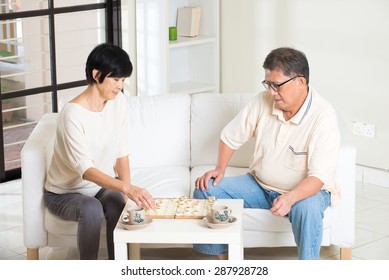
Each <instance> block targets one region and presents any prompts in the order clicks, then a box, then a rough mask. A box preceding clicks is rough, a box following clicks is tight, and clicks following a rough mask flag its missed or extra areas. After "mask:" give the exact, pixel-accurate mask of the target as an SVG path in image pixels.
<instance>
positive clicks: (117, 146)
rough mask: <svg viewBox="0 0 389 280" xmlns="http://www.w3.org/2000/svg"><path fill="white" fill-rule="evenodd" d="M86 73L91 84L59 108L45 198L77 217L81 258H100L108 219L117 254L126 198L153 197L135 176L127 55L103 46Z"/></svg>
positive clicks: (64, 214)
mask: <svg viewBox="0 0 389 280" xmlns="http://www.w3.org/2000/svg"><path fill="white" fill-rule="evenodd" d="M85 72H86V79H87V82H88V86H87V88H86V89H85V90H84V91H83V92H82V93H81V94H79V95H78V96H77V97H75V98H74V99H72V100H71V101H70V102H68V103H67V104H66V105H65V106H64V108H63V109H62V110H61V112H60V113H59V117H58V124H57V133H56V142H55V145H54V155H53V158H52V161H51V165H50V168H49V171H48V174H47V181H46V184H45V189H46V192H45V197H44V199H45V203H46V206H47V208H48V209H49V211H51V212H52V213H53V214H55V215H58V216H59V217H61V218H63V219H65V220H72V221H77V222H78V250H79V254H80V259H97V256H98V251H99V243H100V231H101V225H102V223H103V221H104V219H105V220H106V225H107V227H106V228H107V233H106V235H107V247H108V257H109V259H113V258H114V245H113V230H114V228H115V226H116V223H117V222H118V219H119V217H120V214H121V212H122V210H123V207H124V206H125V202H126V199H128V198H129V199H131V200H133V201H134V202H135V203H136V204H137V205H143V206H144V207H145V208H146V209H148V208H151V207H153V206H154V200H153V198H152V197H151V195H150V194H149V193H148V192H147V191H146V190H145V189H143V188H140V187H137V186H134V185H132V184H131V180H130V164H129V159H128V154H129V148H128V141H127V137H126V135H127V134H128V127H127V119H126V118H127V112H126V110H127V107H126V99H125V96H124V94H123V93H122V92H121V91H122V88H123V84H124V81H125V79H126V78H127V77H129V76H130V75H131V73H132V64H131V61H130V58H129V56H128V54H127V53H126V52H125V51H124V50H122V49H121V48H119V47H117V46H113V45H110V44H101V45H98V46H97V47H95V48H94V49H93V50H92V52H91V53H90V55H89V56H88V59H87V62H86V68H85Z"/></svg>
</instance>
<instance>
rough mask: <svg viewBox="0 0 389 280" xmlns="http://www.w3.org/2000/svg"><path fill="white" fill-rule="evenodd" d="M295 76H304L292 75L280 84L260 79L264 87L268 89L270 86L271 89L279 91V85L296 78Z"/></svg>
mask: <svg viewBox="0 0 389 280" xmlns="http://www.w3.org/2000/svg"><path fill="white" fill-rule="evenodd" d="M297 77H304V76H301V75H297V76H294V77H293V78H290V79H289V80H286V81H285V82H283V83H280V84H276V83H272V82H268V81H262V85H263V86H264V87H265V89H267V90H270V88H271V89H272V90H274V91H275V92H279V91H280V87H281V86H283V85H285V84H286V83H288V82H290V81H291V80H293V79H296V78H297Z"/></svg>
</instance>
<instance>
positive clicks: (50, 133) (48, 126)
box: [21, 113, 57, 248]
mask: <svg viewBox="0 0 389 280" xmlns="http://www.w3.org/2000/svg"><path fill="white" fill-rule="evenodd" d="M56 121H57V114H56V113H47V114H45V115H44V116H43V117H42V118H41V119H40V120H39V122H38V124H37V125H36V127H35V128H34V130H33V131H32V133H31V134H30V136H29V137H28V139H27V141H26V143H25V144H24V146H23V149H22V150H21V170H22V188H23V195H22V197H23V230H24V245H25V246H26V247H28V248H40V247H43V246H46V245H47V231H46V229H45V221H44V211H45V206H44V201H43V191H44V183H45V180H46V167H47V165H48V163H49V161H50V158H51V153H52V152H51V151H50V149H51V150H52V147H53V144H54V136H55V128H56Z"/></svg>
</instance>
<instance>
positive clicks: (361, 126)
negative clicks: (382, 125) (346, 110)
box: [353, 121, 375, 138]
mask: <svg viewBox="0 0 389 280" xmlns="http://www.w3.org/2000/svg"><path fill="white" fill-rule="evenodd" d="M353 133H354V135H360V136H365V137H370V138H374V137H375V125H374V124H369V123H364V122H357V121H353Z"/></svg>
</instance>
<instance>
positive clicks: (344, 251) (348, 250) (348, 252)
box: [340, 248, 351, 260]
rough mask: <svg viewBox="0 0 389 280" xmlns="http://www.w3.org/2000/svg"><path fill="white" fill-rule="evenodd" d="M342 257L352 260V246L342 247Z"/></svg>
mask: <svg viewBox="0 0 389 280" xmlns="http://www.w3.org/2000/svg"><path fill="white" fill-rule="evenodd" d="M340 259H341V260H351V248H340Z"/></svg>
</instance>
